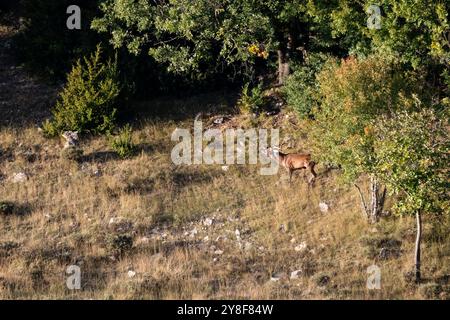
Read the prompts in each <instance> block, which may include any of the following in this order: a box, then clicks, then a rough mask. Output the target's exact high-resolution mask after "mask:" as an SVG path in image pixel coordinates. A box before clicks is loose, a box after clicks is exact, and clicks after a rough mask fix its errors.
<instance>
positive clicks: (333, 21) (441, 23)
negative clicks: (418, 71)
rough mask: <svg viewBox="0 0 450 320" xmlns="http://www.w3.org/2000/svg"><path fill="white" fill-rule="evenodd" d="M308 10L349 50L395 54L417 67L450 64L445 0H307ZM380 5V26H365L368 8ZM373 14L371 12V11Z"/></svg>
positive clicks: (446, 4)
mask: <svg viewBox="0 0 450 320" xmlns="http://www.w3.org/2000/svg"><path fill="white" fill-rule="evenodd" d="M309 2H310V7H311V10H310V11H311V12H312V13H314V15H315V16H317V19H318V20H320V21H321V22H322V23H324V24H329V26H330V30H331V33H332V36H333V37H335V38H340V39H341V43H342V44H343V45H344V46H345V47H346V48H347V49H348V50H349V52H350V53H359V54H366V55H367V54H369V53H370V52H373V51H380V52H382V53H383V54H392V55H396V56H398V57H399V58H400V59H401V61H403V62H407V63H408V64H410V65H411V66H413V67H415V68H417V67H419V66H422V65H427V64H430V63H431V64H443V65H444V66H445V67H446V68H448V67H450V43H449V37H450V24H449V20H448V12H449V11H450V3H449V2H448V1H446V0H437V1H430V0H380V1H377V2H373V1H370V0H365V1H357V0H343V1H332V2H330V1H324V0H311V1H309ZM373 4H376V5H378V6H379V8H380V13H381V20H380V22H381V26H380V27H381V28H379V29H377V28H369V27H368V24H367V21H368V19H369V18H370V14H369V13H368V8H369V6H370V5H373ZM371 14H373V12H372V13H371Z"/></svg>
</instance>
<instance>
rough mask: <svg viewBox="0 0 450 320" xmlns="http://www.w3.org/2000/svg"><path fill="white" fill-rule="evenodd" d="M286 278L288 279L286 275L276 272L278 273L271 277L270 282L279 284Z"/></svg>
mask: <svg viewBox="0 0 450 320" xmlns="http://www.w3.org/2000/svg"><path fill="white" fill-rule="evenodd" d="M285 277H286V275H285V274H284V272H276V273H274V274H272V276H271V277H270V281H272V282H278V281H280V280H281V279H283V278H285Z"/></svg>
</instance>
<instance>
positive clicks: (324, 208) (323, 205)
mask: <svg viewBox="0 0 450 320" xmlns="http://www.w3.org/2000/svg"><path fill="white" fill-rule="evenodd" d="M319 209H320V211H321V212H323V213H325V212H328V209H330V207H329V206H328V205H327V204H326V203H325V202H320V203H319Z"/></svg>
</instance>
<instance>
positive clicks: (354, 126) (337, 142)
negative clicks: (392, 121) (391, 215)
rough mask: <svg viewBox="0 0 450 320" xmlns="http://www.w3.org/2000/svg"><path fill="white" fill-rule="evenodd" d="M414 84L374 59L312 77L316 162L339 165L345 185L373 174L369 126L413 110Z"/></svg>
mask: <svg viewBox="0 0 450 320" xmlns="http://www.w3.org/2000/svg"><path fill="white" fill-rule="evenodd" d="M416 79H417V78H416V77H415V75H414V74H410V75H408V77H406V76H405V74H404V72H403V71H402V69H401V67H400V66H399V65H398V64H397V63H395V61H391V60H388V59H386V58H384V57H382V56H379V55H374V56H370V57H368V58H366V59H356V58H354V57H350V58H348V59H346V60H343V61H342V62H341V63H338V62H336V61H329V62H328V63H326V64H325V65H324V67H323V68H322V71H320V72H319V74H318V75H317V86H318V88H317V102H316V103H315V106H314V108H313V111H312V112H313V116H314V118H315V121H314V123H313V124H312V127H311V135H312V141H313V142H314V146H313V147H314V149H315V150H314V153H315V155H316V157H319V160H320V161H321V162H325V163H331V164H335V165H340V166H341V168H342V170H343V173H344V177H345V178H347V180H349V181H354V180H355V179H356V178H357V177H358V176H359V175H361V174H369V173H373V172H374V171H375V170H374V164H375V158H374V154H373V134H372V133H373V132H372V131H373V130H372V126H373V121H375V120H376V119H377V118H378V117H379V116H381V115H383V114H390V113H392V112H394V111H395V110H397V109H399V108H410V109H415V108H417V105H415V104H414V103H411V102H413V101H414V100H415V98H414V97H416V95H415V92H420V89H421V88H420V87H419V86H418V84H417V83H419V81H416ZM416 90H417V91H416ZM419 94H420V93H419Z"/></svg>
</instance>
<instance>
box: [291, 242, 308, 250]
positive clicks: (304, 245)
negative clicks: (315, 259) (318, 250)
mask: <svg viewBox="0 0 450 320" xmlns="http://www.w3.org/2000/svg"><path fill="white" fill-rule="evenodd" d="M307 247H308V245H307V244H306V241H303V242H302V243H300V244H299V245H297V246H295V248H294V250H295V251H297V252H300V251H304V250H305V249H306V248H307Z"/></svg>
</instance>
